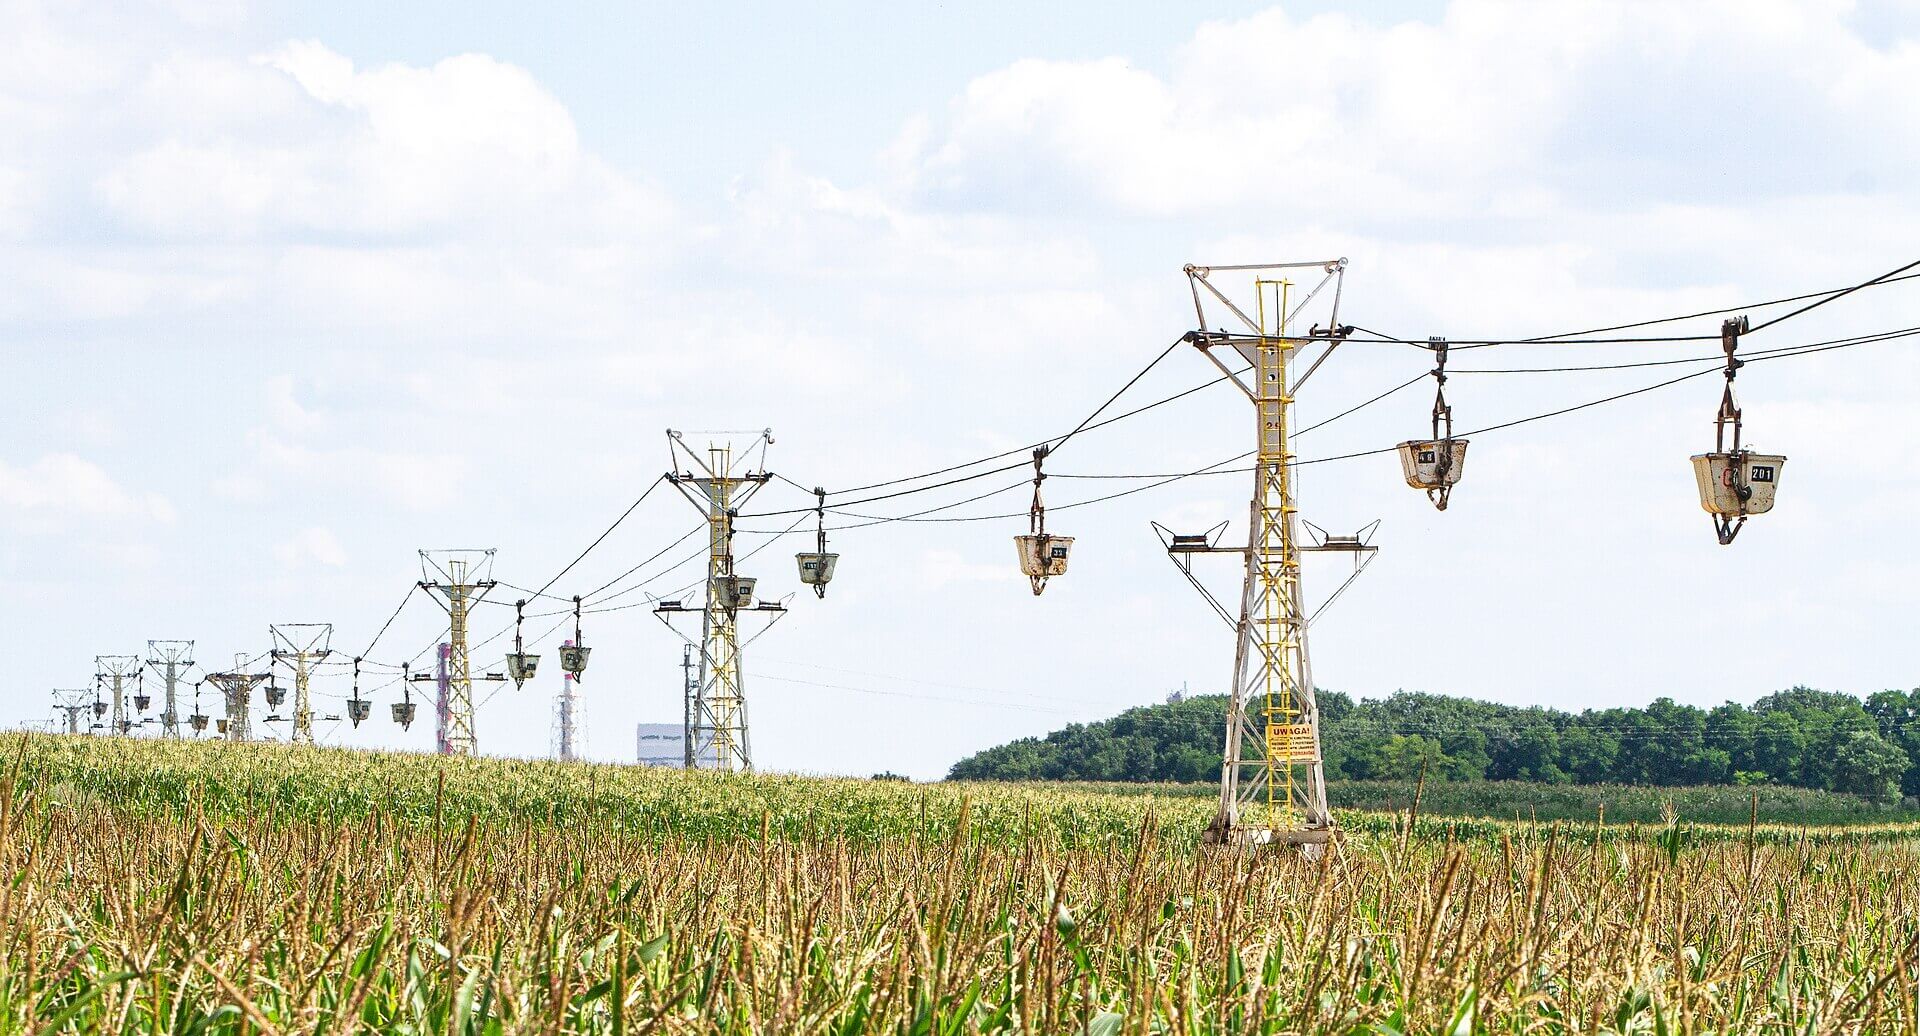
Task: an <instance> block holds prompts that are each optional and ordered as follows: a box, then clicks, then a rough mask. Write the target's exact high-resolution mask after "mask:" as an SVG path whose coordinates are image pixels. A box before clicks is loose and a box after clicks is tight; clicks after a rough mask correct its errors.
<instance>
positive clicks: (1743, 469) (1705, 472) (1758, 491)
mask: <svg viewBox="0 0 1920 1036" xmlns="http://www.w3.org/2000/svg"><path fill="white" fill-rule="evenodd" d="M1786 463H1787V458H1785V457H1782V456H1780V455H1778V454H1772V453H1749V452H1747V451H1744V450H1743V451H1741V452H1739V453H1702V454H1700V455H1698V456H1696V457H1694V458H1693V481H1694V483H1695V484H1696V485H1697V486H1698V487H1699V489H1700V507H1701V509H1702V510H1705V511H1706V512H1707V513H1708V514H1717V515H1721V516H1723V517H1732V516H1736V515H1743V514H1766V513H1767V512H1768V511H1771V510H1773V493H1774V489H1775V488H1776V487H1778V486H1779V484H1780V469H1781V468H1783V467H1785V466H1786ZM1736 472H1737V473H1738V474H1739V475H1740V476H1742V477H1743V478H1744V479H1745V482H1746V486H1747V488H1748V490H1750V492H1749V493H1748V494H1747V498H1746V499H1745V500H1744V501H1743V500H1741V499H1740V491H1739V485H1738V482H1737V481H1736V479H1735V477H1734V476H1735V474H1736Z"/></svg>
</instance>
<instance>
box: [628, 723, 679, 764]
mask: <svg viewBox="0 0 1920 1036" xmlns="http://www.w3.org/2000/svg"><path fill="white" fill-rule="evenodd" d="M634 742H635V745H636V748H637V752H636V755H637V757H638V758H639V760H640V765H641V766H685V765H686V764H687V735H686V730H685V729H684V728H682V727H681V726H680V724H678V723H642V724H639V725H638V726H636V727H635V728H634Z"/></svg>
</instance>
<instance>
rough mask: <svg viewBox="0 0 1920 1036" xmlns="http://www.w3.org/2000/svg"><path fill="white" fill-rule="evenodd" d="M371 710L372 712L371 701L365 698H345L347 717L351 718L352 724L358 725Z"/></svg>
mask: <svg viewBox="0 0 1920 1036" xmlns="http://www.w3.org/2000/svg"><path fill="white" fill-rule="evenodd" d="M371 712H373V703H372V702H370V701H368V700H366V699H365V698H349V699H347V718H348V719H350V720H353V725H354V726H356V727H357V726H359V725H360V721H362V720H364V719H366V718H367V716H368V714H369V713H371Z"/></svg>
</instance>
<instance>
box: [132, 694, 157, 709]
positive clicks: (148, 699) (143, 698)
mask: <svg viewBox="0 0 1920 1036" xmlns="http://www.w3.org/2000/svg"><path fill="white" fill-rule="evenodd" d="M152 704H153V696H152V695H150V694H136V695H134V696H133V707H134V708H135V709H138V710H139V711H141V712H145V711H147V706H149V705H152Z"/></svg>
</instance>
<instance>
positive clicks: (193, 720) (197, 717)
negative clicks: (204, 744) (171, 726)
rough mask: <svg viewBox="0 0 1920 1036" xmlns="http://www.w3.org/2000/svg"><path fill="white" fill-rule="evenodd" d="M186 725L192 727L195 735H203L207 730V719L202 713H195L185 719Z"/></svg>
mask: <svg viewBox="0 0 1920 1036" xmlns="http://www.w3.org/2000/svg"><path fill="white" fill-rule="evenodd" d="M187 725H188V726H190V727H192V728H193V732H194V733H196V734H200V733H204V732H205V731H206V729H207V717H206V715H205V714H204V713H199V712H196V713H194V714H193V715H191V716H188V717H187Z"/></svg>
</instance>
